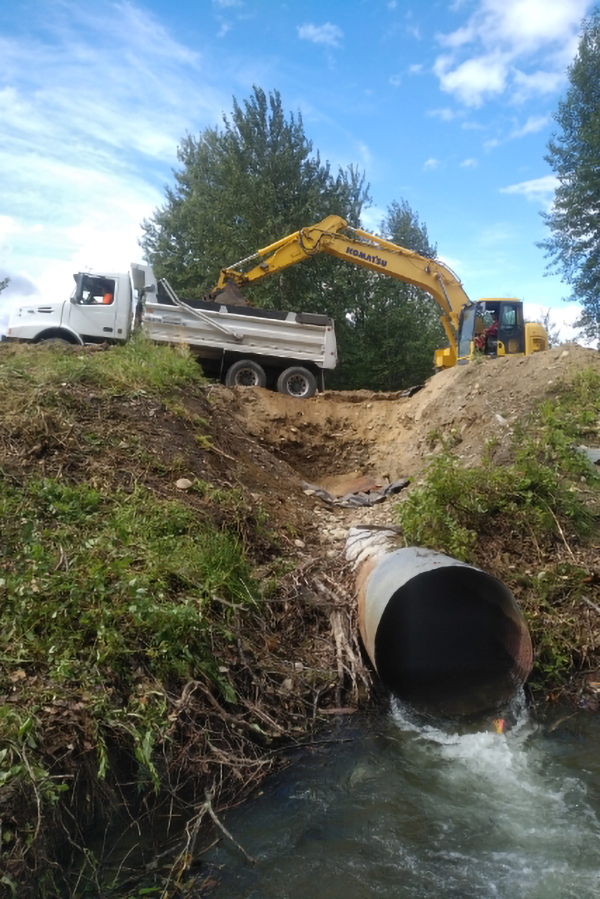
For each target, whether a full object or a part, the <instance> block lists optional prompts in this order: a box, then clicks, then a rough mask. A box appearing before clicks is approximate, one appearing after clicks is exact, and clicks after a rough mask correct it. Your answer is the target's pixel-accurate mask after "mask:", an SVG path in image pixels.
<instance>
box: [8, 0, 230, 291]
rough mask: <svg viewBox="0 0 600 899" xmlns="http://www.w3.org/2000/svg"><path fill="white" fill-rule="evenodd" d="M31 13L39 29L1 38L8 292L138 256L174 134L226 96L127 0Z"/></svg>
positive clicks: (217, 108) (208, 116) (206, 115)
mask: <svg viewBox="0 0 600 899" xmlns="http://www.w3.org/2000/svg"><path fill="white" fill-rule="evenodd" d="M37 24H38V26H39V28H38V30H37V32H36V33H38V34H39V35H43V38H42V37H36V38H32V37H22V38H21V37H20V38H12V39H8V38H6V37H4V38H0V58H1V59H2V70H3V72H2V73H3V80H4V86H2V84H1V83H0V120H1V121H2V131H3V140H2V144H1V146H0V171H2V173H3V177H2V212H3V215H2V217H0V258H1V259H2V266H3V268H4V269H5V270H6V272H7V273H8V274H10V275H11V276H12V277H14V283H13V284H11V286H10V288H9V289H8V291H9V294H13V293H17V292H21V293H22V290H23V289H25V288H24V285H26V283H30V282H33V283H34V284H35V286H36V287H37V289H39V291H40V293H41V294H43V296H45V297H47V298H49V299H50V298H51V297H53V296H56V295H59V296H63V295H64V291H67V292H69V291H70V289H71V281H72V279H71V275H72V273H73V272H74V271H77V270H80V269H83V268H86V267H89V268H111V269H112V270H117V271H118V270H125V269H126V267H127V265H128V263H129V262H131V261H135V260H139V259H140V258H141V250H140V248H139V246H138V242H137V241H138V236H139V234H140V222H141V220H142V219H143V218H145V217H148V216H149V215H151V213H152V211H153V209H155V208H156V207H157V206H158V205H160V204H161V203H162V202H163V201H164V197H163V194H162V184H163V183H164V181H166V180H167V179H168V177H169V170H170V167H171V165H173V164H174V163H175V162H176V156H175V151H176V147H177V144H178V142H179V141H180V139H181V137H182V136H183V135H184V134H185V133H186V131H187V130H188V129H190V127H191V128H192V129H195V127H198V126H204V125H205V124H209V123H210V124H212V123H213V122H214V121H218V120H219V119H220V115H221V111H222V109H223V108H225V107H226V106H227V105H228V104H227V101H228V98H227V97H226V96H223V97H221V96H220V95H219V94H218V93H217V92H216V91H214V90H213V89H212V88H211V87H210V84H209V82H208V78H207V74H208V66H207V64H206V63H205V62H204V60H203V59H202V57H201V55H200V54H198V53H197V52H195V51H194V50H190V49H189V48H188V47H186V46H184V45H182V44H180V43H179V42H178V41H176V40H175V39H174V38H173V37H172V36H171V34H170V33H169V32H168V31H167V30H166V29H165V28H164V27H163V26H162V24H160V22H158V20H157V19H155V18H154V17H153V16H152V15H151V14H149V13H147V12H146V11H144V10H142V9H141V8H138V7H135V6H133V5H132V4H131V3H128V2H117V3H103V2H96V3H94V4H90V5H83V4H78V3H74V2H69V0H66V2H65V0H63V2H61V3H60V4H55V3H47V4H43V5H42V4H40V7H39V11H38V14H37ZM19 279H21V280H19ZM23 279H25V280H23ZM4 293H5V296H4V297H3V301H6V302H8V299H9V298H8V297H6V291H5V292H4Z"/></svg>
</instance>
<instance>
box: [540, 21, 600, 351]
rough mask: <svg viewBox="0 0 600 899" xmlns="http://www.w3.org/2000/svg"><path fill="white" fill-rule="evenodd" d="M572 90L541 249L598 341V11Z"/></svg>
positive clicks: (556, 142) (553, 158) (555, 143)
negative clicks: (579, 305)
mask: <svg viewBox="0 0 600 899" xmlns="http://www.w3.org/2000/svg"><path fill="white" fill-rule="evenodd" d="M569 82H570V86H569V89H568V91H567V95H566V98H565V99H564V100H563V101H561V102H560V103H559V105H558V111H557V112H556V113H555V115H554V118H555V120H556V122H557V124H558V126H559V129H560V130H559V131H558V132H557V133H555V134H553V136H552V138H551V139H550V141H549V142H548V154H547V156H546V157H545V158H546V161H547V162H548V163H549V164H550V166H551V167H552V169H553V171H554V172H555V174H556V176H557V178H558V187H557V189H556V195H555V200H554V206H553V208H552V210H551V211H550V212H548V213H545V214H543V217H544V219H545V221H546V224H547V225H548V226H549V228H550V229H551V231H552V235H551V237H549V238H548V239H547V240H545V241H543V242H542V243H541V244H540V246H541V247H542V248H543V249H544V250H546V254H547V256H549V257H551V259H552V261H551V263H550V265H549V270H550V271H554V272H559V273H560V274H561V275H562V277H563V280H564V281H566V282H567V283H568V284H570V285H571V287H572V296H571V297H570V298H569V299H572V300H577V301H579V302H581V303H582V304H583V315H582V318H581V320H580V324H581V325H582V327H583V329H584V331H585V333H586V335H587V336H588V337H591V338H592V339H600V11H599V9H598V8H596V9H595V10H594V12H593V14H592V16H591V17H590V18H589V19H588V20H586V21H585V22H584V24H583V34H582V37H581V40H580V43H579V50H578V53H577V56H576V57H575V61H574V62H573V64H572V65H571V67H570V69H569Z"/></svg>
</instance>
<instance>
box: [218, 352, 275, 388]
mask: <svg viewBox="0 0 600 899" xmlns="http://www.w3.org/2000/svg"><path fill="white" fill-rule="evenodd" d="M225 383H226V385H227V386H228V387H264V386H265V385H266V383H267V376H266V374H265V372H264V369H263V368H262V367H261V366H260V365H259V364H258V362H252V360H251V359H240V361H239V362H234V363H233V365H232V366H231V368H230V369H228V371H227V374H226V375H225Z"/></svg>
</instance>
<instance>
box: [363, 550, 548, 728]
mask: <svg viewBox="0 0 600 899" xmlns="http://www.w3.org/2000/svg"><path fill="white" fill-rule="evenodd" d="M374 650H375V659H374V662H375V666H376V668H377V671H378V673H379V676H380V677H381V679H382V681H383V682H384V683H385V684H386V686H387V687H389V688H390V689H391V690H392V691H393V692H394V693H395V694H396V695H397V696H398V698H399V699H401V700H403V701H405V702H407V703H409V704H410V705H411V706H413V707H414V708H416V709H418V710H420V711H424V712H427V713H434V714H442V715H447V716H453V715H464V714H473V713H478V712H484V711H491V710H494V709H497V708H499V707H500V706H502V705H503V704H504V703H506V702H508V701H509V700H510V699H511V697H512V696H513V695H514V694H515V692H516V690H517V689H518V688H519V687H520V686H521V685H522V683H523V682H524V681H525V679H526V677H527V675H528V674H529V670H530V668H531V640H530V637H529V632H528V631H527V626H526V624H525V621H524V619H523V616H522V614H521V612H520V610H519V608H518V606H517V604H516V602H515V599H514V597H513V595H512V593H511V592H510V590H508V589H507V588H506V587H505V586H504V585H503V584H502V583H501V582H500V581H498V580H497V579H496V578H494V577H492V576H491V575H489V574H486V573H485V572H483V571H479V570H478V569H475V568H469V567H467V566H462V565H456V564H455V565H451V566H444V567H437V568H435V569H432V570H429V571H425V572H422V573H420V574H418V575H416V576H415V577H412V578H411V579H410V580H408V581H407V582H406V583H404V584H403V585H402V586H401V587H399V588H398V589H397V590H396V591H395V592H394V593H393V594H392V596H391V598H390V599H389V601H388V603H387V605H386V607H385V609H384V611H383V614H382V615H381V619H380V621H379V624H378V627H377V631H376V635H375V644H374Z"/></svg>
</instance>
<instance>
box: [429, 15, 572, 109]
mask: <svg viewBox="0 0 600 899" xmlns="http://www.w3.org/2000/svg"><path fill="white" fill-rule="evenodd" d="M589 5H590V0H477V3H476V6H475V9H474V11H473V12H472V14H471V15H470V16H469V18H468V19H467V21H466V22H465V23H464V24H463V25H461V26H460V27H459V28H457V29H456V30H455V31H453V32H450V33H448V34H438V36H437V38H438V41H439V42H440V44H441V45H442V46H443V47H444V48H445V52H444V53H443V54H442V55H440V56H439V57H438V59H437V60H436V62H435V64H434V71H435V73H436V74H437V76H438V78H439V80H440V87H441V89H442V90H443V91H446V92H447V93H451V94H454V95H455V96H456V97H457V99H459V100H460V101H461V102H462V103H465V104H466V105H467V106H481V104H482V103H483V102H485V101H486V100H488V99H491V98H494V97H497V96H499V95H501V94H504V93H505V92H508V94H509V96H510V97H511V99H513V100H514V101H516V102H522V101H523V100H524V99H527V98H528V97H532V96H538V95H544V94H549V93H551V92H554V91H555V90H556V89H557V88H558V87H559V85H560V83H561V80H562V79H563V78H564V70H565V67H566V65H567V64H568V62H569V61H570V59H572V56H573V53H574V51H575V49H576V46H577V37H576V36H577V33H578V30H579V25H580V22H581V19H582V18H583V16H584V15H585V13H586V10H587V9H588V7H589Z"/></svg>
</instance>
